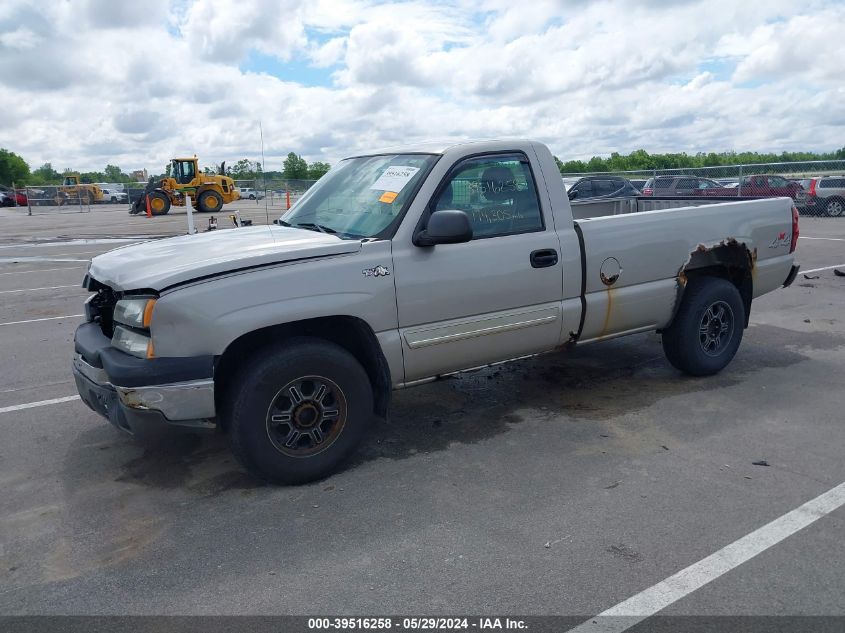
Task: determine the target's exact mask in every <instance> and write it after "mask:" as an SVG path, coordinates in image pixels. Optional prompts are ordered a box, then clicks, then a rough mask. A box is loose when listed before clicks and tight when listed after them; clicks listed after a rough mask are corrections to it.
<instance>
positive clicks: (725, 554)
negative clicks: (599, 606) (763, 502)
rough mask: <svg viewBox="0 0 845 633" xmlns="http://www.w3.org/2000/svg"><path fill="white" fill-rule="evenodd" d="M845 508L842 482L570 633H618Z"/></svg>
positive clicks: (571, 630)
mask: <svg viewBox="0 0 845 633" xmlns="http://www.w3.org/2000/svg"><path fill="white" fill-rule="evenodd" d="M843 505H845V482H843V483H841V484H839V485H838V486H836V487H835V488H831V489H830V490H828V491H827V492H825V493H822V494H820V495H819V496H818V497H816V498H815V499H812V500H811V501H808V502H807V503H805V504H804V505H801V506H798V507H797V508H795V509H794V510H792V511H791V512H787V513H786V514H784V515H783V516H781V517H778V518H777V519H775V520H774V521H772V522H771V523H767V524H766V525H764V526H763V527H761V528H758V529H756V530H754V531H753V532H751V533H750V534H747V535H745V536H743V537H742V538H740V539H738V540H736V541H734V542H733V543H731V544H730V545H727V546H725V547H723V548H722V549H720V550H719V551H718V552H714V553H713V554H710V556H708V557H707V558H703V559H701V560H700V561H698V562H697V563H693V564H692V565H690V566H689V567H687V568H686V569H682V570H681V571H679V572H678V573H676V574H674V575H672V576H669V578H667V579H666V580H663V581H661V582H659V583H657V584H656V585H653V586H652V587H649V588H648V589H646V590H645V591H641V592H640V593H638V594H636V595H635V596H632V597H630V598H628V599H627V600H625V601H624V602H620V603H619V604H617V605H616V606H614V607H611V608H610V609H607V610H606V611H602V612H601V613H600V614H598V615H597V616H596V617H594V618H593V619H591V620H587V621H586V622H584V623H583V624H579V625H578V626H576V627H575V628H574V629H570V633H572V632H577V633H620V631H624V630H625V629H628V628H630V627H632V626H634V625H635V624H637V623H638V622H642V621H643V620H645V619H646V618H648V617H651V616H652V615H654V614H655V613H657V612H658V611H661V610H663V609H665V608H666V607H668V606H669V605H670V604H672V603H673V602H677V601H678V600H680V599H681V598H683V597H685V596H687V595H689V594H691V593H692V592H693V591H695V590H696V589H700V588H701V587H703V586H704V585H706V584H707V583H709V582H711V581H713V580H716V579H717V578H718V577H719V576H721V575H723V574H725V573H727V572H729V571H731V570H732V569H734V568H736V567H738V566H740V565H742V564H743V563H745V562H747V561H749V560H751V559H752V558H754V557H755V556H757V555H758V554H761V553H762V552H765V551H766V550H767V549H769V548H770V547H773V546H775V545H777V544H778V543H780V542H781V541H782V540H784V539H785V538H787V537H789V536H791V535H793V534H795V533H796V532H798V531H799V530H802V529H804V528H805V527H807V526H808V525H810V524H811V523H813V522H815V521H817V520H819V519H820V518H822V517H823V516H826V515H828V514H830V513H831V512H833V511H834V510H837V509H838V508H840V507H842V506H843Z"/></svg>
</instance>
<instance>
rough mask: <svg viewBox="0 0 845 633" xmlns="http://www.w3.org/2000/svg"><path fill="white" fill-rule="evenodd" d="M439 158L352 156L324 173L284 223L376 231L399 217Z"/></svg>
mask: <svg viewBox="0 0 845 633" xmlns="http://www.w3.org/2000/svg"><path fill="white" fill-rule="evenodd" d="M436 160H437V156H434V155H431V154H388V155H380V156H361V157H358V158H348V159H346V160H344V161H341V162H340V163H338V165H337V166H335V167H333V168H332V169H331V170H329V172H328V173H327V174H326V175H325V176H323V177H322V178H320V180H318V181H317V183H316V184H314V185H313V186H312V187H311V188H310V189H309V190H308V191H307V192H306V193H305V194H304V195H303V196H302V198H300V200H299V201H298V202H297V203H296V204H295V205H294V206H293V208H291V209H290V211H288V212H287V213H285V214H284V215H283V216H282V219H281V223H282V224H283V225H284V226H296V227H300V228H305V229H310V230H317V231H324V232H326V233H336V234H337V235H338V236H339V237H349V238H355V239H360V238H367V237H377V236H379V234H381V233H382V232H383V231H385V229H387V228H388V227H390V226H391V225H393V224H394V223H395V222H396V221H398V219H399V215H400V213H401V212H402V208H403V207H404V205H405V203H406V202H407V201H408V200H409V198H410V196H411V195H412V194H413V192H414V190H415V188H416V185H417V183H419V182H420V181H421V180H422V179H423V178H425V176H426V175H427V174H428V171H429V170H430V169H431V167H432V166H433V165H434V163H435V162H436Z"/></svg>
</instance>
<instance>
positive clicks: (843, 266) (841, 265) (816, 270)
mask: <svg viewBox="0 0 845 633" xmlns="http://www.w3.org/2000/svg"><path fill="white" fill-rule="evenodd" d="M831 268H845V264H837V265H836V266H825V267H824V268H811V269H810V270H802V271H801V273H802V274H804V275H806V274H807V273H817V272H820V271H822V270H830V269H831Z"/></svg>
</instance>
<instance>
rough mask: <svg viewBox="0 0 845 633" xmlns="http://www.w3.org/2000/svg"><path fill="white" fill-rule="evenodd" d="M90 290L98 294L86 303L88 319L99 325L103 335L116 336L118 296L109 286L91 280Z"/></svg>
mask: <svg viewBox="0 0 845 633" xmlns="http://www.w3.org/2000/svg"><path fill="white" fill-rule="evenodd" d="M88 284H89V285H88V289H89V290H95V289H96V291H97V292H96V294H95V295H94V296H93V297H91V298H90V299H89V300H88V302H87V303H86V307H85V314H86V317H87V318H88V319H89V320H91V321H94V322H95V323H98V324H99V325H100V329H101V330H102V331H103V334H105V335H106V336H108V337H109V338H111V337H112V335H113V334H114V306H115V304H116V303H117V300H118V296H117V294H116V293H115V292H114V291H113V290H112V289H111V288H109V287H108V286H106V285H104V284H101V283H100V282H98V281H96V280H94V279H89V282H88Z"/></svg>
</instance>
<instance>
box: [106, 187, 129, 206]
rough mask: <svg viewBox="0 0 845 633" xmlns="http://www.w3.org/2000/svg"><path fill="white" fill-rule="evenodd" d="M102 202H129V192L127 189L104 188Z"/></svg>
mask: <svg viewBox="0 0 845 633" xmlns="http://www.w3.org/2000/svg"><path fill="white" fill-rule="evenodd" d="M102 202H111V203H112V204H117V203H120V202H129V194H127V193H126V192H125V191H117V190H116V189H103V200H102Z"/></svg>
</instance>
